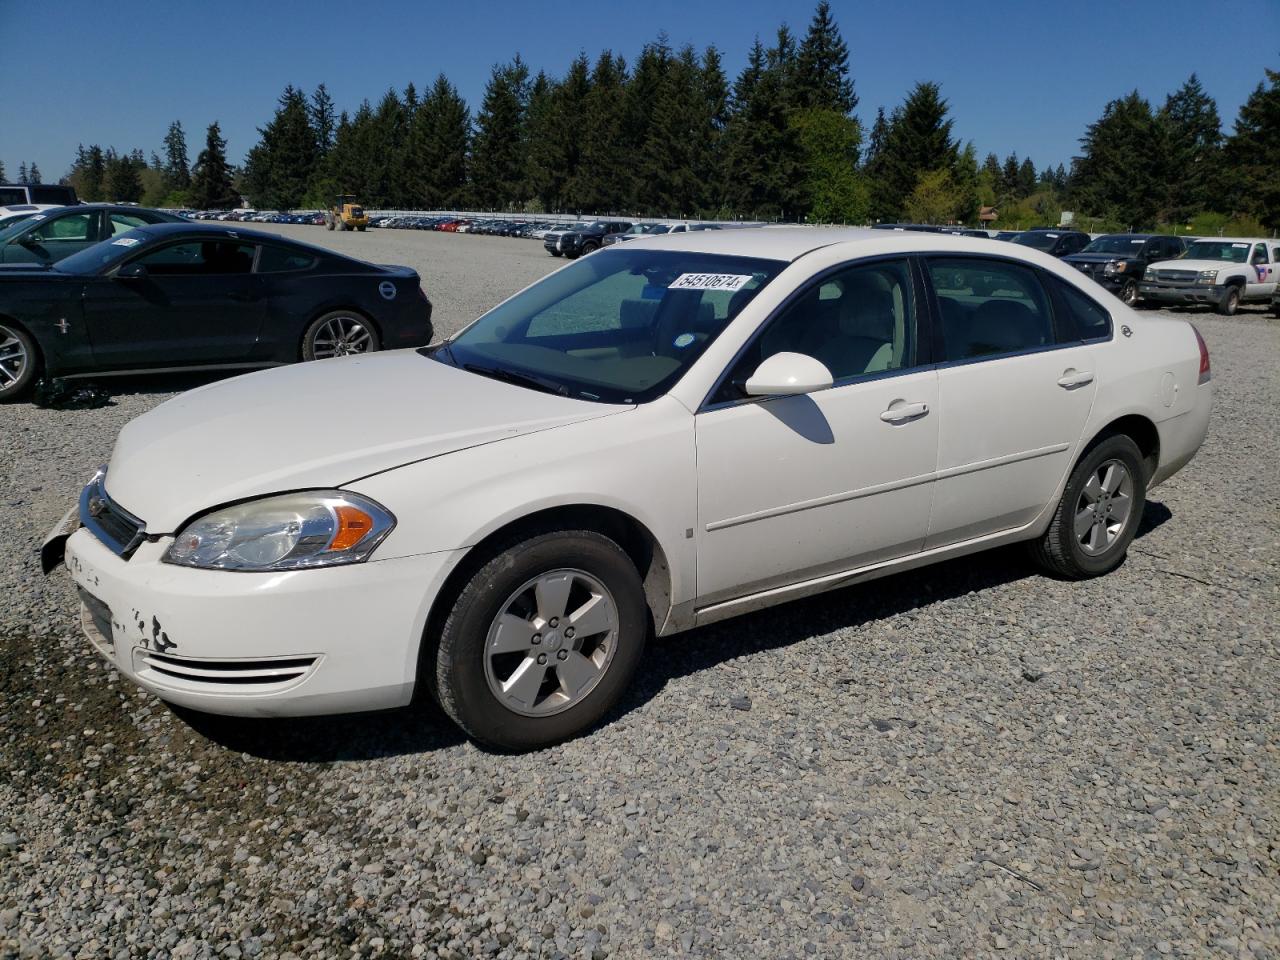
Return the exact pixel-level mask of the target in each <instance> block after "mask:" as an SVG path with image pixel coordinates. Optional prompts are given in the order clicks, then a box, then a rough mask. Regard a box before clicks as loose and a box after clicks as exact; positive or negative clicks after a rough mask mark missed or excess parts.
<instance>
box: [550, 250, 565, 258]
mask: <svg viewBox="0 0 1280 960" xmlns="http://www.w3.org/2000/svg"><path fill="white" fill-rule="evenodd" d="M547 253H549V254H551V255H552V256H553V257H562V256H564V254H563V253H561V252H560V251H559V250H548V251H547Z"/></svg>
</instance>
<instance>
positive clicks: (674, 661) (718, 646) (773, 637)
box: [610, 501, 1173, 720]
mask: <svg viewBox="0 0 1280 960" xmlns="http://www.w3.org/2000/svg"><path fill="white" fill-rule="evenodd" d="M1172 516H1173V513H1172V512H1171V511H1170V510H1169V508H1168V507H1166V506H1165V505H1164V504H1163V503H1160V502H1158V501H1157V502H1152V501H1148V502H1147V505H1146V509H1145V510H1144V511H1143V514H1142V521H1141V522H1140V523H1139V525H1138V531H1137V534H1136V537H1137V538H1141V537H1144V536H1146V535H1147V534H1149V533H1151V532H1152V531H1153V530H1155V529H1156V528H1157V527H1159V526H1161V525H1162V524H1164V523H1165V522H1166V521H1167V520H1169V519H1170V518H1172ZM1044 575H1045V574H1044V573H1042V572H1041V571H1040V570H1039V569H1038V568H1036V567H1035V566H1033V565H1032V563H1031V561H1030V560H1029V559H1028V558H1027V556H1026V553H1025V551H1024V550H1023V548H1022V546H1021V545H1013V546H1008V547H1001V548H997V549H995V550H989V551H986V552H983V553H979V554H975V555H972V556H968V557H961V558H958V559H956V560H949V561H946V562H943V563H939V564H936V565H933V566H929V567H924V568H920V569H917V570H912V571H908V572H905V573H900V574H895V575H893V576H889V577H885V578H883V579H881V580H875V581H872V582H869V583H863V584H858V585H855V586H851V587H845V588H843V589H840V590H834V591H832V592H830V593H824V594H819V595H817V596H814V597H808V598H805V599H802V600H794V601H792V602H790V603H784V604H781V605H780V606H777V607H771V608H769V609H767V610H763V611H760V612H758V613H752V614H747V615H744V616H741V617H736V618H734V619H732V620H725V621H723V622H721V623H717V624H713V625H711V626H707V627H701V628H698V629H695V630H691V631H690V632H688V633H682V634H678V635H676V636H673V637H667V638H662V639H658V640H655V641H653V642H652V644H651V646H650V651H651V652H652V651H653V650H654V649H655V648H657V649H660V650H661V651H662V654H663V655H662V656H659V657H654V656H647V657H646V659H645V662H644V663H643V664H642V665H641V667H640V671H639V673H638V674H637V675H636V679H635V681H634V682H633V683H632V685H631V689H630V691H629V693H628V695H627V697H625V698H624V700H623V702H622V704H621V705H620V706H619V707H618V709H617V710H615V711H614V713H613V715H612V717H611V718H610V719H611V720H612V719H617V718H618V717H620V716H623V715H625V714H627V713H629V712H631V711H632V710H635V709H637V708H639V707H642V706H644V705H645V704H646V703H647V702H649V701H650V700H652V699H653V698H654V697H655V696H657V695H658V693H659V692H660V691H661V690H662V688H663V687H664V686H666V684H667V683H668V681H670V680H674V679H677V678H679V677H683V676H687V675H689V674H692V673H697V672H699V671H701V670H706V669H708V668H711V667H714V666H716V665H717V664H719V663H721V662H723V661H726V660H731V659H733V658H735V657H741V656H744V655H746V654H751V653H758V652H760V651H764V650H777V649H781V648H783V647H789V646H791V645H792V644H794V643H800V642H801V641H804V640H808V639H809V638H811V637H815V636H821V635H823V634H828V633H833V632H835V631H837V630H848V629H858V628H860V627H862V626H865V625H866V624H869V623H874V622H875V621H877V620H884V619H888V618H890V617H895V616H900V615H902V614H905V613H910V612H912V611H915V610H920V609H923V608H925V607H928V606H930V605H931V604H934V603H937V602H939V601H943V600H951V599H955V598H957V597H962V596H964V595H965V594H969V593H975V592H979V591H982V590H988V589H991V588H992V587H998V586H1003V585H1005V584H1008V583H1013V582H1015V581H1017V580H1023V579H1026V578H1030V577H1040V576H1044ZM727 695H728V694H726V696H727Z"/></svg>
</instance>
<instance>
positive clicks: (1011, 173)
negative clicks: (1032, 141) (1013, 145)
mask: <svg viewBox="0 0 1280 960" xmlns="http://www.w3.org/2000/svg"><path fill="white" fill-rule="evenodd" d="M1018 167H1019V164H1018V152H1017V151H1016V150H1014V151H1012V152H1011V153H1010V154H1009V155H1008V156H1007V157H1005V158H1004V166H1003V167H1001V168H1000V202H1001V203H1004V204H1009V203H1014V202H1016V201H1018V200H1021V199H1022V194H1021V193H1020V192H1019V188H1018Z"/></svg>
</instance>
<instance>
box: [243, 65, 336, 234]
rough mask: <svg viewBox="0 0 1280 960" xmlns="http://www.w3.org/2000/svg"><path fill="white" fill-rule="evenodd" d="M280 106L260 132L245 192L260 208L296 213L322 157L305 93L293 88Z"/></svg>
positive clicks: (247, 169)
mask: <svg viewBox="0 0 1280 960" xmlns="http://www.w3.org/2000/svg"><path fill="white" fill-rule="evenodd" d="M277 103H278V106H277V108H276V112H275V116H273V117H272V118H271V121H270V122H269V123H268V124H267V125H266V126H265V127H260V128H259V129H258V133H259V135H260V137H261V139H260V140H259V142H258V144H257V145H255V146H254V147H253V149H252V150H250V151H249V156H248V159H247V161H246V163H245V190H246V192H247V193H248V195H249V198H250V199H251V200H252V201H253V203H254V204H255V205H257V206H262V207H269V208H271V209H274V210H292V209H295V208H296V207H298V206H299V205H300V204H301V203H302V198H303V197H304V196H305V195H306V193H307V189H308V187H309V186H310V184H311V180H312V177H313V175H314V173H315V168H316V163H317V162H318V160H319V157H318V156H317V148H316V139H315V132H314V131H313V130H312V127H311V117H310V113H309V111H308V109H307V100H306V97H305V96H304V95H303V93H302V91H301V90H299V89H298V88H296V87H294V86H293V85H292V84H289V85H288V86H286V87H285V88H284V92H283V93H282V94H281V95H280V99H279V100H278V101H277Z"/></svg>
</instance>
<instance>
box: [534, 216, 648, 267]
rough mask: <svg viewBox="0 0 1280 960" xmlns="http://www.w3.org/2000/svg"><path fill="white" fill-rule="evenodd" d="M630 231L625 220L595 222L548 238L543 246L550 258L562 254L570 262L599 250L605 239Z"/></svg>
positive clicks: (628, 224) (629, 225)
mask: <svg viewBox="0 0 1280 960" xmlns="http://www.w3.org/2000/svg"><path fill="white" fill-rule="evenodd" d="M630 229H631V224H630V222H628V221H626V220H596V221H594V222H592V223H588V224H587V225H586V226H583V227H575V228H574V229H573V230H566V231H565V232H564V233H556V234H554V235H552V236H548V237H547V238H546V240H545V241H544V242H543V246H545V247H546V248H547V253H549V254H551V255H552V256H556V257H558V256H560V255H561V254H563V255H564V256H565V257H567V258H568V259H570V260H572V259H574V258H575V257H578V256H581V255H585V254H588V253H590V252H591V251H592V250H599V249H600V247H601V246H602V245H603V244H604V238H605V237H607V236H610V235H612V234H615V233H623V232H625V231H627V230H630Z"/></svg>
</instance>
